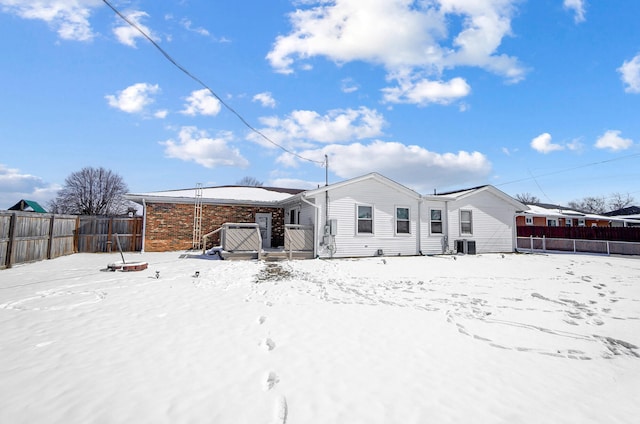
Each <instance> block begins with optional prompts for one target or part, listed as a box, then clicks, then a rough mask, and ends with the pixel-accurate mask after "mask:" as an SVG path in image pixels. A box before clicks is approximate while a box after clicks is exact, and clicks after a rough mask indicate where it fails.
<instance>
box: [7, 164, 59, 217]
mask: <svg viewBox="0 0 640 424" xmlns="http://www.w3.org/2000/svg"><path fill="white" fill-rule="evenodd" d="M60 188H61V187H60V186H59V185H57V184H49V183H46V182H45V181H43V180H42V178H40V177H37V176H35V175H30V174H26V173H23V172H21V171H20V170H19V169H16V168H9V167H8V166H6V165H4V164H1V163H0V209H6V208H10V207H11V206H13V205H15V204H16V203H17V202H18V201H20V200H22V199H27V200H35V201H36V202H38V203H41V205H42V206H43V207H45V208H46V203H47V202H49V201H50V200H52V199H53V198H54V197H55V196H56V193H57V192H58V190H60Z"/></svg>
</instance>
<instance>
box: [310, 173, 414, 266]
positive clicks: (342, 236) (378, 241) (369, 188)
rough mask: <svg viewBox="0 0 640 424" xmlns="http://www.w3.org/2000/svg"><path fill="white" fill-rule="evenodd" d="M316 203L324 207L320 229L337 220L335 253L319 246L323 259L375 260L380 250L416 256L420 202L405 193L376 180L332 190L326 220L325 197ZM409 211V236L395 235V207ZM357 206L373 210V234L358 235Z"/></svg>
mask: <svg viewBox="0 0 640 424" xmlns="http://www.w3.org/2000/svg"><path fill="white" fill-rule="evenodd" d="M314 199H315V203H316V204H318V205H320V206H321V207H322V212H321V213H320V221H321V222H320V225H321V226H324V222H325V220H326V219H327V218H328V219H335V220H336V221H337V226H338V229H339V230H338V234H337V235H336V236H335V238H334V241H333V242H334V246H335V250H334V251H333V252H331V251H329V250H328V249H325V248H324V246H320V248H319V249H318V254H319V255H320V257H331V256H333V257H336V258H338V257H366V256H375V255H376V254H377V252H378V250H382V252H383V254H384V255H387V256H397V255H417V254H418V250H419V247H418V241H417V237H416V234H417V228H418V223H417V220H418V216H417V213H416V211H417V210H418V199H417V198H414V197H412V196H410V194H408V193H407V192H406V190H402V189H399V188H395V187H394V186H393V185H389V184H385V183H383V182H380V181H378V180H377V179H373V178H372V179H366V180H362V181H357V182H354V183H352V184H346V185H344V186H340V187H334V188H331V189H330V190H329V216H328V217H326V216H325V208H324V204H325V199H326V197H325V193H324V192H320V193H318V194H316V195H315V196H314ZM400 205H402V206H405V207H408V208H409V232H410V233H409V234H402V237H398V235H397V234H396V207H397V206H400ZM357 206H372V215H373V217H372V229H373V233H368V234H367V233H358V219H357V216H358V215H357V213H358V208H357Z"/></svg>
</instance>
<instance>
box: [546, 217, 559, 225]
mask: <svg viewBox="0 0 640 424" xmlns="http://www.w3.org/2000/svg"><path fill="white" fill-rule="evenodd" d="M557 226H558V221H556V220H555V219H547V227H557Z"/></svg>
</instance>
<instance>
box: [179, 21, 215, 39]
mask: <svg viewBox="0 0 640 424" xmlns="http://www.w3.org/2000/svg"><path fill="white" fill-rule="evenodd" d="M180 24H181V25H182V26H183V27H184V28H185V29H186V30H187V31H191V32H195V33H196V34H200V35H202V36H204V37H208V36H210V35H211V34H210V33H209V31H207V30H206V29H205V28H202V27H195V28H194V27H193V26H192V25H193V23H192V22H191V21H190V20H189V19H187V18H184V19H182V20H181V21H180Z"/></svg>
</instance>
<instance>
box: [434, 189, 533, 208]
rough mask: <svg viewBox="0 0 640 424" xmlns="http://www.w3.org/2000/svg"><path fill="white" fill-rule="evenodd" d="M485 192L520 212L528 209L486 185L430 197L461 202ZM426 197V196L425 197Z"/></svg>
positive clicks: (500, 191)
mask: <svg viewBox="0 0 640 424" xmlns="http://www.w3.org/2000/svg"><path fill="white" fill-rule="evenodd" d="M484 191H488V192H490V193H491V194H493V195H494V196H496V197H498V198H499V199H501V200H503V201H505V202H507V203H510V204H512V205H513V206H514V207H516V208H517V209H518V210H526V209H527V205H525V204H524V203H522V202H520V201H518V200H517V199H515V198H513V197H511V196H509V195H508V194H506V193H505V192H503V191H502V190H499V189H497V188H495V187H494V186H492V185H489V184H485V185H481V186H476V187H471V188H467V189H463V190H456V191H448V192H445V193H438V194H436V195H434V196H430V197H432V198H438V197H441V198H445V199H453V200H460V199H464V198H465V197H467V196H471V195H474V194H477V193H481V192H484ZM425 197H426V196H425Z"/></svg>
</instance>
